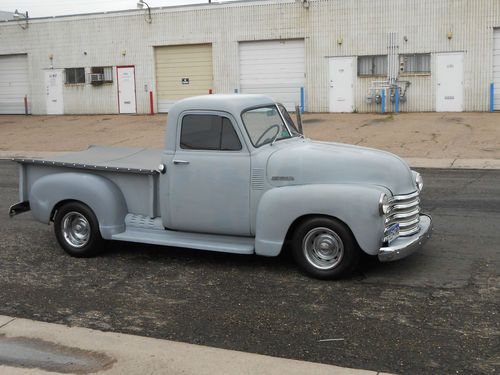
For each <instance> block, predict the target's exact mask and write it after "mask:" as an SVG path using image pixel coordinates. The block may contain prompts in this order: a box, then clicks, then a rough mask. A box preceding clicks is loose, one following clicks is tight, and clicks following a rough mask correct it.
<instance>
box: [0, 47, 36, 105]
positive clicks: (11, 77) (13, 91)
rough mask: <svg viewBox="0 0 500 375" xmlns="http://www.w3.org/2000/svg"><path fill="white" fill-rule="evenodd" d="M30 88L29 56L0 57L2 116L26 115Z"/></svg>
mask: <svg viewBox="0 0 500 375" xmlns="http://www.w3.org/2000/svg"><path fill="white" fill-rule="evenodd" d="M29 88H30V85H29V79H28V57H27V55H6V56H0V114H24V113H25V108H24V97H25V96H28V95H29ZM28 99H29V98H28Z"/></svg>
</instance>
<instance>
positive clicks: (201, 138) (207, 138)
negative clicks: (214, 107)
mask: <svg viewBox="0 0 500 375" xmlns="http://www.w3.org/2000/svg"><path fill="white" fill-rule="evenodd" d="M220 132H221V121H220V117H219V116H212V115H186V116H184V117H183V118H182V126H181V148H185V149H191V150H218V149H219V146H220Z"/></svg>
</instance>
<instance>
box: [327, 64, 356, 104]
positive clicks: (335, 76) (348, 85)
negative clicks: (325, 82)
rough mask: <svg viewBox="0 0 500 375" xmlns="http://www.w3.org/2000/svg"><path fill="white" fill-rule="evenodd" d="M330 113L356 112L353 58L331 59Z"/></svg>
mask: <svg viewBox="0 0 500 375" xmlns="http://www.w3.org/2000/svg"><path fill="white" fill-rule="evenodd" d="M328 63H329V71H330V112H352V111H354V80H353V74H354V70H353V66H354V58H353V57H331V58H330V59H329V62H328Z"/></svg>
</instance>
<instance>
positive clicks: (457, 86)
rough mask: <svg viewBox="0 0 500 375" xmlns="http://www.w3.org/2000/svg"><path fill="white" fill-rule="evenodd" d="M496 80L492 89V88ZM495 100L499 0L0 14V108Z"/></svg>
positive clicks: (373, 106)
mask: <svg viewBox="0 0 500 375" xmlns="http://www.w3.org/2000/svg"><path fill="white" fill-rule="evenodd" d="M495 88H496V91H495ZM210 92H212V93H233V92H240V93H265V94H269V95H271V96H273V97H275V99H276V100H279V101H281V102H283V103H284V104H285V105H286V106H287V107H289V108H292V107H294V106H295V105H302V106H303V107H304V108H305V110H306V111H311V112H354V111H357V112H379V111H381V110H382V103H381V102H382V101H383V102H384V107H383V108H384V110H385V111H395V110H399V111H405V112H409V111H488V110H490V109H495V110H500V1H498V0H474V1H468V0H356V1H350V0H262V1H259V0H256V1H241V2H229V3H221V4H219V3H212V4H207V3H205V4H200V5H193V6H182V7H164V8H153V9H151V18H149V15H148V11H147V9H142V10H130V11H122V12H111V13H100V14H86V15H72V16H62V17H50V18H38V19H29V20H28V21H27V22H26V21H25V20H22V19H21V20H9V21H3V22H0V113H25V111H28V112H29V113H32V114H97V113H149V112H150V111H151V106H153V109H154V111H155V112H167V111H168V108H169V106H170V105H172V103H174V102H175V101H177V100H179V99H181V98H183V97H186V96H192V95H199V94H208V93H210Z"/></svg>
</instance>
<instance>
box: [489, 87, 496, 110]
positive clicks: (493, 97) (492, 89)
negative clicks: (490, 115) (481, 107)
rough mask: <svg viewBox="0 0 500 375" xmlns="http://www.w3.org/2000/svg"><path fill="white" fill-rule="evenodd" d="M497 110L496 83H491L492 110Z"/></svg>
mask: <svg viewBox="0 0 500 375" xmlns="http://www.w3.org/2000/svg"><path fill="white" fill-rule="evenodd" d="M494 110H495V84H494V83H493V82H491V84H490V112H493V111H494Z"/></svg>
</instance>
